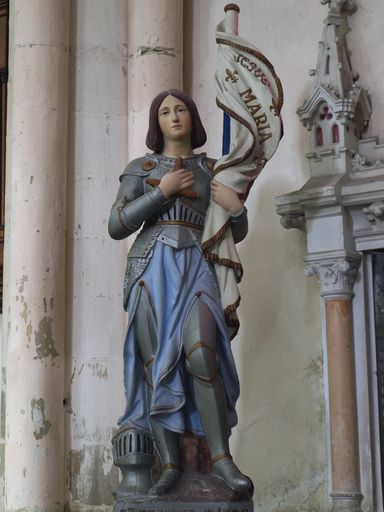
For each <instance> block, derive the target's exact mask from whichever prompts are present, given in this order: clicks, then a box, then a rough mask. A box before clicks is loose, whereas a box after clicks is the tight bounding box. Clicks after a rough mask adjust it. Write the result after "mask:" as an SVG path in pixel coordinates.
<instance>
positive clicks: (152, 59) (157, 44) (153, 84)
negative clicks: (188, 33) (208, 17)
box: [128, 0, 183, 160]
mask: <svg viewBox="0 0 384 512" xmlns="http://www.w3.org/2000/svg"><path fill="white" fill-rule="evenodd" d="M138 27H140V29H138ZM128 33H129V61H128V111H129V113H128V150H129V159H130V160H132V159H133V158H136V157H138V156H142V155H143V154H145V153H146V152H147V151H148V148H147V147H146V145H145V137H146V134H147V129H148V112H149V106H150V103H151V101H152V99H153V98H154V97H155V96H156V95H157V94H158V93H159V92H161V91H163V90H165V89H182V88H183V2H180V0H156V2H153V0H132V1H131V2H129V12H128Z"/></svg>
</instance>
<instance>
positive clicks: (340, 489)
mask: <svg viewBox="0 0 384 512" xmlns="http://www.w3.org/2000/svg"><path fill="white" fill-rule="evenodd" d="M360 258H361V257H360V255H359V254H357V253H352V254H346V255H344V256H340V257H337V258H332V259H330V258H327V259H323V260H316V261H313V260H312V258H311V257H308V258H306V260H307V261H308V262H310V265H309V266H308V267H307V269H306V273H307V275H312V274H316V275H317V277H318V280H319V283H320V286H321V296H322V297H323V299H324V302H325V322H326V337H327V359H328V387H329V416H330V437H331V466H332V493H331V498H332V501H333V510H334V511H335V512H339V511H340V512H341V511H343V512H344V511H345V512H347V511H348V512H355V511H356V512H360V511H361V507H360V502H361V499H362V495H361V493H360V465H359V441H358V430H357V406H356V381H355V358H354V336H353V318H352V300H353V292H352V290H353V285H354V282H355V277H356V271H357V268H358V266H359V264H360ZM311 260H312V261H311Z"/></svg>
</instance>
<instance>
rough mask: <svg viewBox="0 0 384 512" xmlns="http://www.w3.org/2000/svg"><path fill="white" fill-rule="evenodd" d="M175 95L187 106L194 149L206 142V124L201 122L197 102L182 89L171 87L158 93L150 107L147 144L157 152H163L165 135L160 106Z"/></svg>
mask: <svg viewBox="0 0 384 512" xmlns="http://www.w3.org/2000/svg"><path fill="white" fill-rule="evenodd" d="M168 96H173V97H175V98H177V99H178V100H180V101H181V102H182V103H184V105H185V106H186V107H187V109H188V111H189V113H190V116H191V121H192V131H191V147H192V149H195V148H199V147H200V146H202V145H203V144H205V142H206V140H207V135H206V133H205V130H204V126H203V125H202V123H201V119H200V116H199V112H198V111H197V107H196V105H195V102H194V101H193V100H192V99H191V98H190V97H189V96H187V94H185V93H184V92H182V91H179V90H178V89H169V90H167V91H163V92H161V93H160V94H158V95H157V96H156V97H155V98H154V99H153V100H152V103H151V107H150V109H149V127H148V133H147V140H146V144H147V146H148V147H149V149H151V150H152V151H154V152H155V153H161V152H162V150H163V146H164V137H163V133H162V131H161V129H160V125H159V108H160V105H161V104H162V103H163V101H164V100H165V98H167V97H168Z"/></svg>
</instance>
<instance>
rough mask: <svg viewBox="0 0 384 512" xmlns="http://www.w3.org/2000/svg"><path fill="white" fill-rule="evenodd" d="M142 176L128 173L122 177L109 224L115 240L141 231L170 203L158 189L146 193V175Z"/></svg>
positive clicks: (110, 232)
mask: <svg viewBox="0 0 384 512" xmlns="http://www.w3.org/2000/svg"><path fill="white" fill-rule="evenodd" d="M142 174H143V175H142V176H140V175H137V174H136V173H129V172H126V173H124V174H123V175H122V177H121V185H120V188H119V191H118V193H117V197H116V201H115V202H114V204H113V206H112V210H111V215H110V217H109V223H108V232H109V234H110V236H111V237H112V238H113V239H115V240H122V239H123V238H126V237H127V236H129V235H131V234H132V233H134V232H135V231H137V230H138V229H140V227H141V225H142V224H143V222H145V221H146V220H147V219H148V218H149V217H151V215H153V214H154V213H156V212H157V211H158V210H159V209H160V208H161V207H162V206H164V205H165V204H166V203H167V202H168V200H167V199H166V197H165V196H164V195H163V193H162V192H161V190H160V189H159V188H158V187H155V188H153V189H152V190H150V191H149V192H145V193H144V178H145V175H144V173H142Z"/></svg>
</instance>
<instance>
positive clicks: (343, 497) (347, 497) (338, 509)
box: [331, 492, 363, 512]
mask: <svg viewBox="0 0 384 512" xmlns="http://www.w3.org/2000/svg"><path fill="white" fill-rule="evenodd" d="M331 498H332V501H333V505H332V512H362V509H361V500H362V499H363V495H362V494H358V493H348V492H345V493H342V492H335V493H332V494H331Z"/></svg>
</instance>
